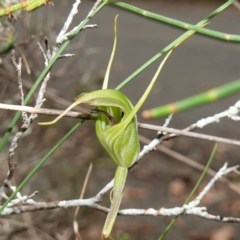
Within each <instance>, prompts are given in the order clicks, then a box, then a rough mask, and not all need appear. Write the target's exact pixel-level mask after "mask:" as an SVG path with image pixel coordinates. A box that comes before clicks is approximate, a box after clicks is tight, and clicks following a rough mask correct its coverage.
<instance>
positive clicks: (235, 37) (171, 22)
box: [106, 0, 240, 42]
mask: <svg viewBox="0 0 240 240" xmlns="http://www.w3.org/2000/svg"><path fill="white" fill-rule="evenodd" d="M106 2H109V3H110V4H112V5H113V6H115V7H119V8H122V9H125V10H127V11H130V12H133V13H136V14H137V15H140V16H143V17H146V18H150V19H153V20H156V21H158V22H159V21H160V22H163V23H166V24H168V25H172V26H175V27H178V28H183V29H186V30H194V31H196V32H198V33H200V34H203V35H206V36H208V37H212V38H217V39H219V40H223V41H232V42H240V35H236V34H227V33H223V32H219V31H214V30H210V29H207V28H200V27H198V26H195V25H192V24H189V23H186V22H182V21H179V20H176V19H174V18H169V17H165V16H162V15H160V14H156V13H153V12H149V11H146V10H144V9H141V8H138V7H135V6H133V5H130V4H127V3H124V2H115V1H106ZM229 2H231V4H232V3H233V2H235V1H234V0H233V1H229Z"/></svg>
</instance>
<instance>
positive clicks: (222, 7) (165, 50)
mask: <svg viewBox="0 0 240 240" xmlns="http://www.w3.org/2000/svg"><path fill="white" fill-rule="evenodd" d="M234 1H235V0H229V1H227V2H226V3H224V4H223V5H222V6H220V7H219V8H217V9H216V10H215V11H213V12H212V13H211V14H210V15H208V16H207V17H206V18H204V19H203V20H201V21H200V22H198V23H197V24H196V25H195V26H197V27H201V26H202V25H203V24H205V23H207V22H208V21H209V20H210V19H212V18H213V17H215V16H216V15H217V14H219V13H220V12H222V11H223V10H224V9H226V8H227V7H229V6H230V5H231V4H232V3H233V2H234ZM192 32H194V31H193V30H188V31H187V32H185V33H184V34H182V35H181V36H180V37H178V38H177V39H175V40H174V41H173V42H172V43H170V44H169V45H168V46H166V47H165V48H164V49H162V50H161V51H160V52H159V53H157V54H156V55H155V56H153V57H152V58H151V59H150V60H148V61H147V62H146V63H144V64H143V65H142V66H141V67H140V68H138V69H137V70H136V71H135V72H133V73H132V74H131V75H130V76H129V77H128V78H126V79H125V80H124V81H123V82H122V83H121V84H119V85H118V86H117V87H116V88H115V89H116V90H119V89H121V88H122V87H123V86H125V85H126V84H127V83H128V82H129V81H131V80H132V79H133V78H134V77H136V76H137V75H138V74H139V73H141V72H142V71H143V70H144V69H145V68H147V67H148V66H150V65H151V64H152V63H153V62H155V61H156V60H157V59H158V58H160V57H161V56H162V55H163V54H164V53H166V52H167V51H169V50H170V49H171V48H173V47H174V46H175V45H176V44H177V43H178V42H181V41H182V40H183V39H184V38H186V36H188V35H189V33H192Z"/></svg>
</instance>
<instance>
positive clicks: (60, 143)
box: [0, 120, 84, 213]
mask: <svg viewBox="0 0 240 240" xmlns="http://www.w3.org/2000/svg"><path fill="white" fill-rule="evenodd" d="M83 122H84V120H81V121H79V122H78V123H77V124H76V125H75V126H74V127H73V128H72V129H71V130H70V131H69V132H68V133H67V134H66V135H65V136H64V137H63V138H62V139H61V140H60V141H59V142H58V143H57V144H56V145H55V146H54V147H53V148H52V149H51V150H50V151H49V152H48V153H47V155H46V156H45V157H44V158H43V159H42V160H41V161H40V162H39V163H38V164H37V165H36V167H35V168H34V169H33V170H32V171H31V172H30V173H29V174H28V175H27V177H26V178H25V179H24V180H23V181H22V182H21V184H20V185H19V186H18V188H17V189H16V191H15V192H14V193H12V195H11V196H10V197H9V198H8V200H7V201H6V202H5V203H4V204H3V205H2V207H1V208H0V213H1V212H2V211H3V210H4V208H5V207H6V206H7V205H8V203H9V202H10V201H12V199H13V198H14V197H15V196H16V195H17V193H18V192H19V191H21V189H22V188H23V187H24V186H25V184H26V183H27V182H28V181H29V180H30V179H31V178H32V176H33V175H34V174H35V173H36V172H37V171H38V170H39V168H40V167H41V166H42V165H43V164H44V163H45V162H46V161H47V160H48V159H49V158H50V157H51V155H52V154H53V153H54V152H55V151H56V150H57V149H58V148H59V147H60V146H61V145H62V144H63V143H64V142H65V141H66V140H67V139H68V138H69V137H70V136H71V135H72V134H73V133H74V132H75V131H76V130H77V128H78V127H80V126H81V124H82V123H83Z"/></svg>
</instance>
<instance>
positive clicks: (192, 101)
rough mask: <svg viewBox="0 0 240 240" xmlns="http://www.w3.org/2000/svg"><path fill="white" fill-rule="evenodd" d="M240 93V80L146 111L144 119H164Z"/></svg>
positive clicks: (143, 113)
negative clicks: (172, 114)
mask: <svg viewBox="0 0 240 240" xmlns="http://www.w3.org/2000/svg"><path fill="white" fill-rule="evenodd" d="M239 91H240V79H238V80H235V81H233V82H231V83H228V84H225V85H222V86H220V87H217V88H213V89H211V90H208V91H206V92H203V93H200V94H197V95H194V96H192V97H188V98H185V99H183V100H180V101H176V102H172V103H169V104H166V105H163V106H160V107H156V108H152V109H148V110H144V111H143V112H142V117H143V118H145V119H151V118H158V117H164V116H167V115H169V114H171V113H176V112H181V111H184V110H188V109H190V108H193V107H197V106H200V105H203V104H206V103H210V102H213V101H216V100H218V99H221V98H224V97H227V96H229V95H232V94H234V93H237V92H239Z"/></svg>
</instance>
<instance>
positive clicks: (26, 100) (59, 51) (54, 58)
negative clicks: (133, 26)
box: [0, 2, 106, 153]
mask: <svg viewBox="0 0 240 240" xmlns="http://www.w3.org/2000/svg"><path fill="white" fill-rule="evenodd" d="M104 5H106V3H105V2H103V3H101V4H100V5H99V6H98V7H97V8H96V9H95V10H94V11H93V13H92V14H91V15H90V16H88V17H87V18H86V19H85V20H84V21H83V22H82V23H81V24H80V25H79V27H78V28H77V29H76V31H75V32H74V33H73V35H72V37H71V38H69V39H68V40H67V41H65V42H64V43H63V44H62V46H61V47H60V48H59V50H58V51H57V53H56V55H55V56H54V57H53V59H52V60H51V61H50V62H49V64H48V66H47V67H45V69H44V70H43V71H42V73H41V74H40V76H39V77H38V79H37V81H36V82H35V83H34V85H33V86H32V88H31V90H30V92H29V93H28V95H27V96H26V98H25V101H24V104H25V105H26V104H27V103H28V101H29V100H30V98H31V97H32V95H33V93H34V92H35V91H36V89H37V87H38V86H39V84H40V83H41V82H42V80H43V78H44V77H45V76H46V74H47V73H48V72H49V70H50V69H51V67H52V66H53V64H54V63H55V61H56V60H57V58H58V57H59V55H60V54H61V53H62V52H63V50H64V49H65V48H66V47H67V46H68V44H69V43H70V42H71V41H72V39H73V38H74V37H75V36H76V35H77V34H78V33H79V32H80V31H81V29H82V28H83V27H84V26H85V24H86V23H87V22H89V20H90V19H91V18H92V17H93V16H94V15H95V14H97V13H98V12H99V11H100V10H101V9H102V8H103V7H104ZM20 115H21V113H20V112H17V113H16V115H15V116H14V118H13V120H12V122H11V123H10V125H9V128H8V130H7V132H6V134H5V135H4V137H3V139H2V142H1V144H0V153H1V152H2V150H3V148H4V146H5V144H6V142H7V140H8V137H9V135H10V134H11V132H12V129H13V127H14V126H15V124H16V122H17V120H18V118H19V117H20Z"/></svg>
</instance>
